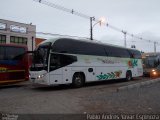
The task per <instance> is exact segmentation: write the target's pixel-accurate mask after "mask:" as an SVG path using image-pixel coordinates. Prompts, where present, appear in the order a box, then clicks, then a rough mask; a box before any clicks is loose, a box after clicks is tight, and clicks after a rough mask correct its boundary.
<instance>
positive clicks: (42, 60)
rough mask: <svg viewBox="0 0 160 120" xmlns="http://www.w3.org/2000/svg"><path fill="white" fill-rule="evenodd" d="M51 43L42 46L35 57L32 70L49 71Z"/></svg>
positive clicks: (35, 52)
mask: <svg viewBox="0 0 160 120" xmlns="http://www.w3.org/2000/svg"><path fill="white" fill-rule="evenodd" d="M49 48H50V43H45V44H42V45H40V46H39V47H38V48H37V49H36V50H35V51H34V55H33V62H32V66H31V69H30V70H31V71H32V70H47V68H48V65H47V64H48V62H47V61H48V54H49Z"/></svg>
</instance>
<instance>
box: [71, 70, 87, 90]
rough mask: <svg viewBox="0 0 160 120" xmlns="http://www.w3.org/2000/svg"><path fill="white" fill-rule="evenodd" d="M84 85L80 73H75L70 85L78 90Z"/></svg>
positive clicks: (82, 76) (83, 79)
mask: <svg viewBox="0 0 160 120" xmlns="http://www.w3.org/2000/svg"><path fill="white" fill-rule="evenodd" d="M84 83H85V78H84V75H83V74H82V73H75V74H74V75H73V80H72V85H73V87H75V88H80V87H82V86H83V85H84Z"/></svg>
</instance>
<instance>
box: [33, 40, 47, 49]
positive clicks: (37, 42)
mask: <svg viewBox="0 0 160 120" xmlns="http://www.w3.org/2000/svg"><path fill="white" fill-rule="evenodd" d="M44 40H46V39H44V38H35V47H37V46H38V44H40V43H41V42H43V41H44Z"/></svg>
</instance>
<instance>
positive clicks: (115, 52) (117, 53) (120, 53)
mask: <svg viewBox="0 0 160 120" xmlns="http://www.w3.org/2000/svg"><path fill="white" fill-rule="evenodd" d="M105 50H106V53H107V55H108V56H111V57H124V58H129V57H130V55H129V52H128V51H127V50H126V49H123V48H118V47H114V46H106V47H105Z"/></svg>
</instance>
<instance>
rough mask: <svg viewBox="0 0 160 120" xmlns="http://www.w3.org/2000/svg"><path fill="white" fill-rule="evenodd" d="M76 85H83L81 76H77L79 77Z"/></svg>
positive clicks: (76, 79)
mask: <svg viewBox="0 0 160 120" xmlns="http://www.w3.org/2000/svg"><path fill="white" fill-rule="evenodd" d="M75 83H76V84H77V85H81V84H82V79H81V78H80V77H79V76H77V77H76V78H75Z"/></svg>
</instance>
